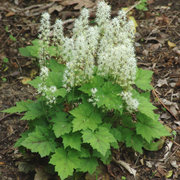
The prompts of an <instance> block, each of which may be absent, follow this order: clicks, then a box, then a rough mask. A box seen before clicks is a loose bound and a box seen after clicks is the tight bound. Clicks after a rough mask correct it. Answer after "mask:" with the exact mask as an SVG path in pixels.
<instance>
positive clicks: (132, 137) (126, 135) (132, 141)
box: [117, 126, 144, 154]
mask: <svg viewBox="0 0 180 180" xmlns="http://www.w3.org/2000/svg"><path fill="white" fill-rule="evenodd" d="M117 129H118V130H119V131H120V132H121V134H122V141H124V142H125V143H126V146H127V147H132V148H133V149H134V150H135V151H138V152H139V153H141V154H142V152H143V151H142V147H143V140H144V139H143V138H142V137H141V136H140V135H137V134H136V132H135V130H131V129H129V128H126V127H124V126H118V128H117Z"/></svg>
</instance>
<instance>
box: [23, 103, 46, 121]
mask: <svg viewBox="0 0 180 180" xmlns="http://www.w3.org/2000/svg"><path fill="white" fill-rule="evenodd" d="M42 103H44V102H42V101H38V102H34V103H31V104H28V105H27V108H28V111H27V112H26V113H25V115H24V116H23V117H22V118H21V120H33V119H35V118H37V117H40V116H42V115H43V114H44V109H43V105H42Z"/></svg>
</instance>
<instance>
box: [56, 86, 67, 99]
mask: <svg viewBox="0 0 180 180" xmlns="http://www.w3.org/2000/svg"><path fill="white" fill-rule="evenodd" d="M66 93H67V91H66V89H65V88H60V89H57V91H56V92H55V93H54V96H55V97H58V96H61V97H63V98H64V97H65V96H66Z"/></svg>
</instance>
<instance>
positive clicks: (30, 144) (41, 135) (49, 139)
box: [21, 126, 57, 157]
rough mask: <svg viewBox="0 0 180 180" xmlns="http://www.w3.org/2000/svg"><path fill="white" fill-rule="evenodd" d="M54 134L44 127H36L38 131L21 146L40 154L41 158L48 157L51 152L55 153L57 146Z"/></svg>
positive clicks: (29, 135)
mask: <svg viewBox="0 0 180 180" xmlns="http://www.w3.org/2000/svg"><path fill="white" fill-rule="evenodd" d="M55 138H56V137H55V136H54V133H53V132H52V131H51V130H49V129H47V128H44V127H40V126H36V130H35V131H34V132H32V133H29V134H28V137H27V138H26V139H25V140H24V141H23V142H22V143H21V145H23V146H25V147H26V148H28V149H30V150H31V151H32V152H38V153H39V154H40V156H41V157H45V156H48V155H49V154H50V153H51V152H55V149H56V147H57V144H56V142H55Z"/></svg>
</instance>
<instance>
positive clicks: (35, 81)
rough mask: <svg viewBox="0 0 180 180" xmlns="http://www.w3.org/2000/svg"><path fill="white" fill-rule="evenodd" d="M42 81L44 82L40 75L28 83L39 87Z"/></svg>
mask: <svg viewBox="0 0 180 180" xmlns="http://www.w3.org/2000/svg"><path fill="white" fill-rule="evenodd" d="M41 83H42V80H41V77H39V76H37V77H36V78H35V79H33V80H32V81H28V84H30V85H31V86H33V87H34V88H36V89H38V88H39V84H41Z"/></svg>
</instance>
